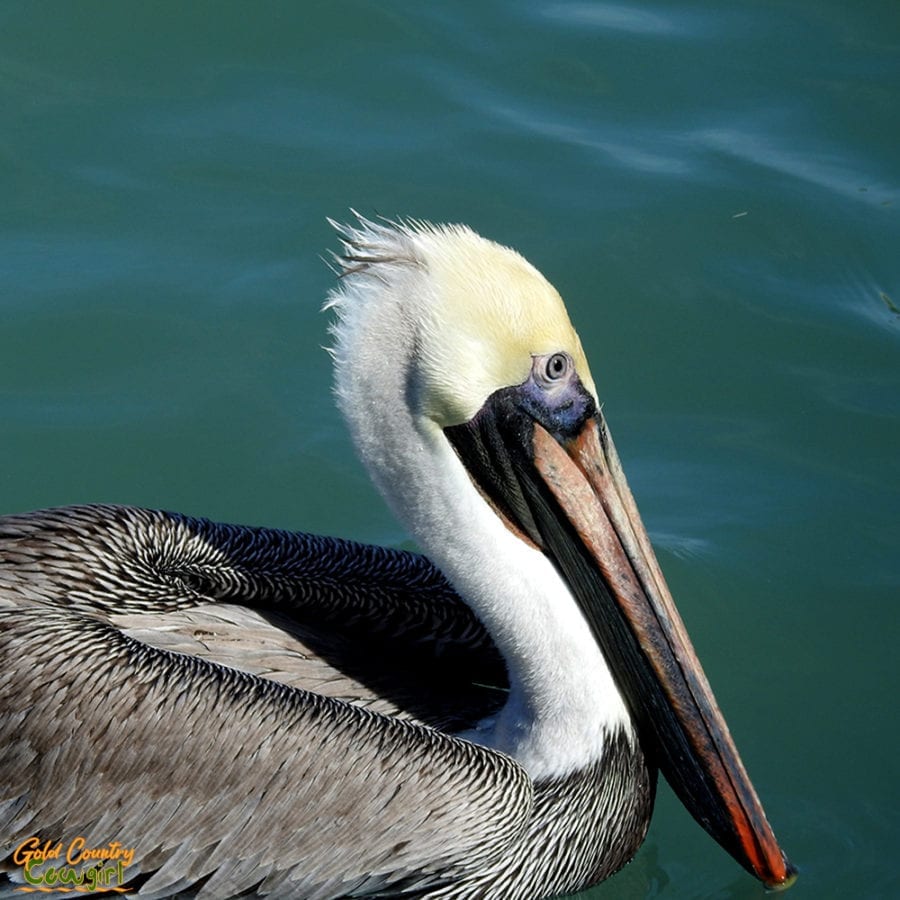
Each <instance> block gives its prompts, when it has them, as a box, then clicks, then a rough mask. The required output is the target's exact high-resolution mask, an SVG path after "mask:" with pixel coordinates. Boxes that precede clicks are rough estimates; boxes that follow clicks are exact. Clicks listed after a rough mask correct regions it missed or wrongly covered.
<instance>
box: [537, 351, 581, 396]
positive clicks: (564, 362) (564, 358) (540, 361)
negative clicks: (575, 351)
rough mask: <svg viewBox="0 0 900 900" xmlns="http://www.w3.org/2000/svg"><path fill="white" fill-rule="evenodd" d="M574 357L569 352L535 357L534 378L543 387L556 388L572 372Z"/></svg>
mask: <svg viewBox="0 0 900 900" xmlns="http://www.w3.org/2000/svg"><path fill="white" fill-rule="evenodd" d="M572 368H573V363H572V357H571V356H569V354H568V353H549V354H547V355H546V356H536V357H535V358H534V366H533V368H532V371H533V372H534V379H535V381H537V382H538V383H539V384H540V385H541V386H542V387H545V388H554V387H557V386H558V385H559V384H560V382H562V381H565V380H566V379H568V377H569V376H570V375H571V374H572Z"/></svg>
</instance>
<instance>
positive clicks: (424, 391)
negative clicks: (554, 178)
mask: <svg viewBox="0 0 900 900" xmlns="http://www.w3.org/2000/svg"><path fill="white" fill-rule="evenodd" d="M339 230H340V232H341V235H342V240H343V244H344V254H343V255H342V256H341V257H340V258H339V264H340V266H341V268H342V272H341V274H342V278H341V283H340V285H339V287H338V288H337V289H336V290H335V291H334V292H333V293H332V295H331V297H330V304H329V305H331V306H332V307H334V308H335V309H336V310H337V320H336V323H335V325H334V327H333V333H334V336H335V346H334V350H333V353H334V357H335V361H336V391H337V396H338V400H339V404H340V406H341V409H342V411H343V413H344V415H345V417H346V418H347V421H348V423H349V425H350V429H351V432H352V434H353V437H354V440H355V443H356V445H357V448H358V450H359V452H360V455H361V457H362V459H363V460H364V461H365V463H366V465H367V466H368V468H369V470H370V473H371V475H372V477H373V479H374V481H375V483H376V484H377V485H378V487H379V489H380V490H381V492H382V493H383V494H384V496H385V497H386V499H387V501H388V502H389V504H390V505H391V506H392V508H393V510H394V511H395V513H396V514H397V515H398V516H399V517H400V518H401V520H402V521H403V522H404V523H405V524H406V526H407V527H408V528H409V529H410V531H411V532H412V534H413V535H414V536H415V537H416V539H417V540H418V541H419V543H420V545H421V546H422V547H423V549H424V550H425V551H426V553H427V554H428V555H429V556H431V558H432V559H433V560H434V562H436V563H437V565H439V566H440V567H441V568H442V570H443V571H444V573H445V575H447V577H448V578H449V579H450V581H451V582H452V583H453V584H454V586H455V587H456V589H457V590H458V592H459V593H460V595H461V596H462V597H463V598H464V599H465V600H466V602H468V603H469V604H470V605H471V606H472V608H473V610H474V611H475V612H476V614H477V615H478V616H479V618H480V619H481V620H482V622H483V624H484V625H485V628H486V629H487V630H488V632H489V633H490V634H491V636H492V638H493V639H494V641H495V643H496V644H497V647H498V649H499V650H500V652H501V653H502V654H503V657H504V660H505V662H506V665H507V669H508V672H509V681H510V693H509V699H508V701H507V702H506V704H505V706H504V707H503V709H502V710H501V711H500V713H499V714H498V715H497V716H496V717H493V718H492V719H490V720H489V721H485V722H482V723H480V724H479V726H478V727H476V728H475V729H474V730H473V731H471V732H467V733H466V734H465V735H463V736H464V737H465V738H467V739H469V740H473V741H476V742H478V743H481V744H484V745H486V746H490V747H493V748H495V749H497V750H500V751H502V752H504V753H506V754H508V755H510V756H512V757H513V758H514V759H516V760H517V761H518V762H519V763H520V764H521V765H522V766H524V767H525V769H526V770H527V771H528V772H529V774H531V776H532V778H534V779H535V781H540V780H542V779H550V778H554V777H559V776H563V775H565V774H567V773H571V772H572V771H575V770H578V769H580V768H583V767H586V766H588V765H590V764H591V763H592V762H593V761H595V760H597V759H599V758H601V757H602V755H603V753H604V751H605V748H606V747H608V746H609V740H610V737H611V735H612V734H614V733H616V732H621V733H623V734H624V735H625V736H626V737H627V739H628V740H629V741H631V742H637V743H638V744H639V745H640V747H641V749H642V751H643V753H644V755H645V756H646V758H647V759H648V761H649V764H650V765H653V766H658V767H659V768H660V769H661V770H662V772H663V774H664V775H665V776H666V778H667V780H668V781H669V783H670V784H671V785H672V787H673V788H674V789H675V791H676V793H677V794H678V795H679V797H680V798H681V800H682V801H683V802H684V803H685V805H686V806H687V808H688V809H689V810H690V812H691V813H692V814H693V815H694V817H695V818H696V819H697V820H698V821H699V822H700V824H701V825H702V826H703V827H704V828H705V829H706V830H707V831H708V832H709V833H710V834H711V835H712V836H713V837H714V838H715V839H716V840H717V841H718V842H719V843H720V844H721V845H722V846H723V847H724V848H725V849H726V850H727V851H728V852H729V853H731V854H732V855H733V856H734V857H735V858H736V859H737V860H738V861H739V862H740V863H741V864H742V865H743V866H745V867H746V868H747V869H748V870H749V871H750V872H752V873H753V874H754V875H755V876H756V877H758V878H760V879H761V880H762V881H763V882H765V883H766V884H767V885H769V886H772V887H778V886H786V885H787V884H789V883H790V882H791V880H792V878H793V870H792V868H791V866H790V864H789V863H788V862H787V860H786V858H785V857H784V855H783V853H782V852H781V850H780V848H779V846H778V844H777V842H776V840H775V837H774V834H773V832H772V829H771V827H770V826H769V824H768V822H767V820H766V818H765V814H764V812H763V809H762V807H761V805H760V802H759V800H758V798H757V796H756V793H755V791H754V789H753V786H752V784H751V783H750V780H749V777H748V776H747V773H746V771H745V770H744V767H743V765H742V763H741V761H740V758H739V756H738V753H737V750H736V748H735V746H734V743H733V741H732V738H731V736H730V734H729V731H728V728H727V725H726V724H725V721H724V718H723V717H722V714H721V712H720V711H719V709H718V707H717V705H716V702H715V699H714V697H713V694H712V691H711V690H710V687H709V684H708V682H707V680H706V677H705V675H704V673H703V670H702V668H701V666H700V663H699V661H698V659H697V657H696V655H695V653H694V650H693V648H692V646H691V643H690V640H689V638H688V636H687V633H686V631H685V628H684V625H683V624H682V622H681V619H680V617H679V615H678V612H677V610H676V608H675V606H674V603H673V601H672V598H671V595H670V594H669V591H668V588H667V586H666V582H665V580H664V578H663V576H662V573H661V572H660V569H659V566H658V564H657V561H656V558H655V555H654V553H653V550H652V547H651V545H650V541H649V539H648V537H647V533H646V530H645V529H644V526H643V524H642V522H641V519H640V516H639V514H638V511H637V507H636V505H635V502H634V500H633V498H632V495H631V492H630V490H629V488H628V485H627V483H626V481H625V477H624V475H623V473H622V468H621V465H620V463H619V459H618V456H617V454H616V451H615V448H614V445H613V443H612V439H611V437H610V435H609V431H608V429H607V426H606V423H605V420H604V417H603V415H602V413H601V411H600V403H599V400H598V396H597V391H596V387H595V385H594V381H593V379H592V377H591V374H590V370H589V368H588V363H587V359H586V358H585V354H584V351H583V349H582V346H581V342H580V340H579V338H578V335H577V334H576V332H575V330H574V328H573V327H572V324H571V322H570V321H569V317H568V315H567V313H566V309H565V306H564V304H563V301H562V299H561V298H560V296H559V294H558V293H557V292H556V290H554V288H553V287H552V286H551V285H550V284H549V283H548V282H547V280H546V279H545V278H544V277H543V276H542V275H541V274H540V273H539V272H538V271H537V270H536V269H535V268H534V267H533V266H531V265H530V264H529V263H528V262H526V261H525V260H524V259H523V258H522V257H521V256H520V255H519V254H517V253H515V252H514V251H512V250H510V249H508V248H506V247H503V246H500V245H498V244H495V243H493V242H491V241H488V240H485V239H484V238H481V237H479V236H478V235H476V234H475V233H474V232H472V231H471V230H469V229H468V228H465V227H461V226H432V225H428V224H424V223H417V222H410V223H401V224H394V223H383V224H382V223H373V222H370V221H367V220H365V219H362V218H360V219H359V220H358V222H357V224H355V225H353V226H343V227H339Z"/></svg>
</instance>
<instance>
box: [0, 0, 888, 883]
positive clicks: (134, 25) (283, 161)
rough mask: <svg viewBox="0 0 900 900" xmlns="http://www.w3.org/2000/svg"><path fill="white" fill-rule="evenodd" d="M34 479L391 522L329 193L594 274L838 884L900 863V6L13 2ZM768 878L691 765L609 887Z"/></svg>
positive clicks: (11, 344) (706, 627)
mask: <svg viewBox="0 0 900 900" xmlns="http://www.w3.org/2000/svg"><path fill="white" fill-rule="evenodd" d="M0 122H2V130H0V197H2V202H0V322H2V327H0V507H2V510H3V511H8V512H12V511H18V510H25V509H30V508H36V507H41V506H49V505H58V504H63V503H75V502H83V501H114V502H119V503H131V504H141V505H147V506H154V507H164V508H169V509H177V510H181V511H184V512H189V513H195V514H201V515H207V516H210V517H214V518H218V519H222V520H226V521H235V522H244V523H255V524H267V525H277V526H285V527H290V528H296V529H304V530H311V531H320V532H327V533H335V534H343V535H347V536H351V537H355V538H359V539H364V540H370V541H377V542H382V543H390V544H406V543H408V539H407V537H406V536H405V535H404V534H403V532H402V531H401V530H399V528H398V527H397V526H396V525H395V524H394V523H393V522H392V520H391V518H390V517H389V515H388V514H387V513H386V511H385V510H384V508H383V507H382V505H381V503H380V501H379V499H378V498H377V497H376V495H375V494H374V492H373V490H372V489H371V488H370V487H369V486H368V483H367V481H366V478H365V476H364V474H363V473H362V470H361V468H360V466H359V465H358V464H357V462H356V461H355V459H354V456H353V453H352V451H351V449H350V446H349V442H348V439H347V437H346V435H345V433H344V430H343V427H342V424H341V422H340V420H339V418H338V416H337V414H336V412H335V410H334V408H333V405H332V403H331V399H330V396H329V379H330V366H329V360H328V357H327V354H326V353H325V352H324V351H323V350H322V349H321V348H322V346H323V345H324V344H326V343H327V341H328V338H327V335H326V325H327V322H326V318H325V317H324V316H323V315H322V314H321V313H320V312H319V307H320V305H321V303H322V300H323V298H324V296H325V294H326V292H327V290H328V288H329V285H330V284H331V281H332V276H331V274H330V273H329V271H328V269H327V267H326V266H325V265H324V263H323V262H322V260H321V259H320V254H322V253H324V251H325V249H326V248H328V247H334V246H335V245H336V242H335V240H334V237H333V235H332V234H331V232H330V229H329V227H328V226H327V224H326V222H325V217H326V216H329V215H330V216H334V217H339V218H340V217H346V216H347V215H348V212H347V210H348V207H350V206H353V207H355V208H357V209H359V210H360V211H362V212H364V213H366V214H374V213H382V214H385V215H389V216H396V215H410V216H416V217H422V218H427V219H433V220H455V221H464V222H467V223H469V224H471V225H472V226H473V227H475V228H476V229H477V230H479V231H481V232H483V233H484V234H486V235H488V236H490V237H493V238H495V239H497V240H499V241H502V242H504V243H507V244H510V245H513V246H515V247H516V248H518V249H519V250H521V251H522V252H523V253H524V254H525V255H526V256H527V257H529V258H530V259H531V260H532V261H533V262H534V263H535V264H537V265H538V267H539V268H541V269H542V270H543V271H544V272H545V274H546V275H547V276H548V277H549V278H550V279H551V281H553V282H554V283H555V284H556V285H557V287H558V288H559V289H560V291H561V292H562V294H563V296H564V297H565V298H566V300H567V303H568V305H569V309H570V312H571V314H572V317H573V319H574V321H575V323H576V326H577V327H578V328H579V330H580V332H581V336H582V339H583V342H584V344H585V346H586V348H587V352H588V355H589V357H590V359H591V361H592V368H593V371H594V375H595V378H596V380H597V383H598V388H599V390H600V393H601V398H602V400H603V402H604V404H605V410H606V413H607V416H608V418H609V421H610V423H611V426H612V429H613V433H614V435H615V438H616V441H617V444H618V447H619V451H620V453H621V455H622V457H623V461H624V464H625V468H626V471H627V473H628V475H629V478H630V481H631V485H632V489H633V490H634V492H635V494H636V496H637V499H638V502H639V505H640V507H641V509H642V512H643V515H644V519H645V521H646V523H647V525H648V528H649V529H650V532H651V535H652V537H653V539H654V541H655V543H656V545H657V547H658V550H659V554H660V558H661V562H662V565H663V568H664V570H665V571H666V572H667V575H668V578H669V581H670V585H671V587H672V589H673V593H674V594H675V597H676V599H677V600H678V602H679V605H680V607H681V610H682V613H683V615H684V618H685V620H686V621H687V624H688V627H689V629H690V630H691V633H692V635H693V637H694V640H695V643H696V645H697V647H698V651H699V653H700V656H701V658H702V659H703V661H704V663H705V666H706V670H707V673H708V675H709V677H710V679H711V681H712V683H713V686H714V687H715V689H716V692H717V695H718V697H719V701H720V704H721V705H722V707H723V708H724V710H725V713H726V715H727V718H728V720H729V722H730V724H731V728H732V731H733V732H734V734H735V737H736V739H737V742H738V745H739V746H740V748H741V751H742V754H743V756H744V760H745V762H746V764H747V766H748V768H749V770H750V772H751V774H752V775H753V777H754V781H755V783H756V785H757V788H758V790H759V792H760V794H761V795H762V797H763V800H764V803H765V805H766V808H767V811H768V814H769V817H770V819H771V820H772V822H773V823H774V825H775V826H776V831H777V833H778V835H779V837H780V839H781V840H782V842H783V845H784V847H785V848H786V850H787V851H788V852H789V854H790V855H791V857H792V858H793V859H794V861H795V862H796V863H797V865H798V866H799V868H800V870H801V877H800V880H799V882H798V883H797V885H796V887H795V888H794V889H793V890H792V895H791V896H793V897H795V898H796V900H801V898H816V900H818V898H832V897H833V898H844V897H884V898H889V897H890V898H892V897H896V896H900V875H898V867H897V862H896V860H897V848H898V846H900V813H898V809H900V806H898V801H900V796H898V794H900V791H898V787H900V777H898V776H900V765H898V762H897V756H898V754H897V742H898V738H900V724H898V703H897V692H898V687H900V684H898V682H900V664H898V658H900V654H898V640H900V624H898V618H900V617H898V601H900V592H898V587H900V551H898V513H900V503H898V500H900V424H898V422H900V150H898V147H900V7H898V6H897V4H896V3H895V2H893V0H883V2H875V0H870V2H864V3H855V4H849V3H844V2H840V0H825V2H816V3H814V2H799V0H798V2H783V3H775V2H761V3H755V4H741V3H736V2H726V3H716V4H714V3H696V4H683V3H674V2H659V3H655V4H650V5H635V4H633V3H630V2H622V3H589V2H574V0H572V2H552V0H547V2H534V0H531V2H518V3H515V2H512V0H510V2H505V3H503V2H493V0H486V2H482V3H478V4H471V5H469V4H431V5H429V4H419V3H413V2H384V3H381V4H378V5H377V6H376V5H370V4H365V3H361V2H349V0H342V2H331V3H307V4H299V3H298V4H290V3H280V4H270V3H262V4H240V3H191V4H180V3H154V4H144V3H133V2H132V3H127V2H108V3H99V2H86V3H84V2H83V3H77V4H75V3H72V4H64V3H38V2H22V3H17V2H9V0H7V2H5V3H3V4H2V5H0ZM761 895H762V890H761V889H760V888H759V887H758V886H757V885H756V884H755V882H753V881H752V879H750V878H749V876H746V875H744V874H743V873H742V871H741V870H739V869H738V868H737V866H736V865H735V864H734V863H733V862H732V861H731V860H730V859H729V858H728V857H727V856H726V855H725V854H724V853H723V852H722V851H720V850H719V849H718V848H717V847H716V846H715V845H714V844H713V843H712V841H711V840H710V839H709V838H707V837H706V835H705V834H704V833H703V832H702V831H701V830H700V829H699V828H698V827H697V826H695V825H694V824H693V822H692V821H691V820H690V819H689V818H688V816H687V814H686V813H685V812H684V811H683V810H682V809H681V808H680V806H679V805H678V804H677V802H676V801H674V800H673V799H672V797H671V796H670V795H669V794H668V792H667V790H663V791H661V797H660V801H659V805H658V811H657V814H656V817H655V819H654V824H653V827H652V829H651V832H650V835H649V838H648V840H647V843H646V845H645V847H644V848H643V849H642V851H641V852H640V854H639V855H638V857H637V859H636V860H635V862H634V863H633V864H632V865H631V866H630V867H628V869H626V870H625V872H623V873H622V874H621V875H619V876H617V878H616V879H614V880H613V881H611V882H609V883H607V884H606V885H604V886H602V887H601V888H599V889H597V890H596V891H595V892H594V893H593V894H592V896H595V897H597V898H604V897H606V898H612V897H616V898H620V897H628V898H638V897H645V896H647V897H665V898H692V897H698V898H700V897H703V898H706V897H709V898H754V897H760V896H761Z"/></svg>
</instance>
